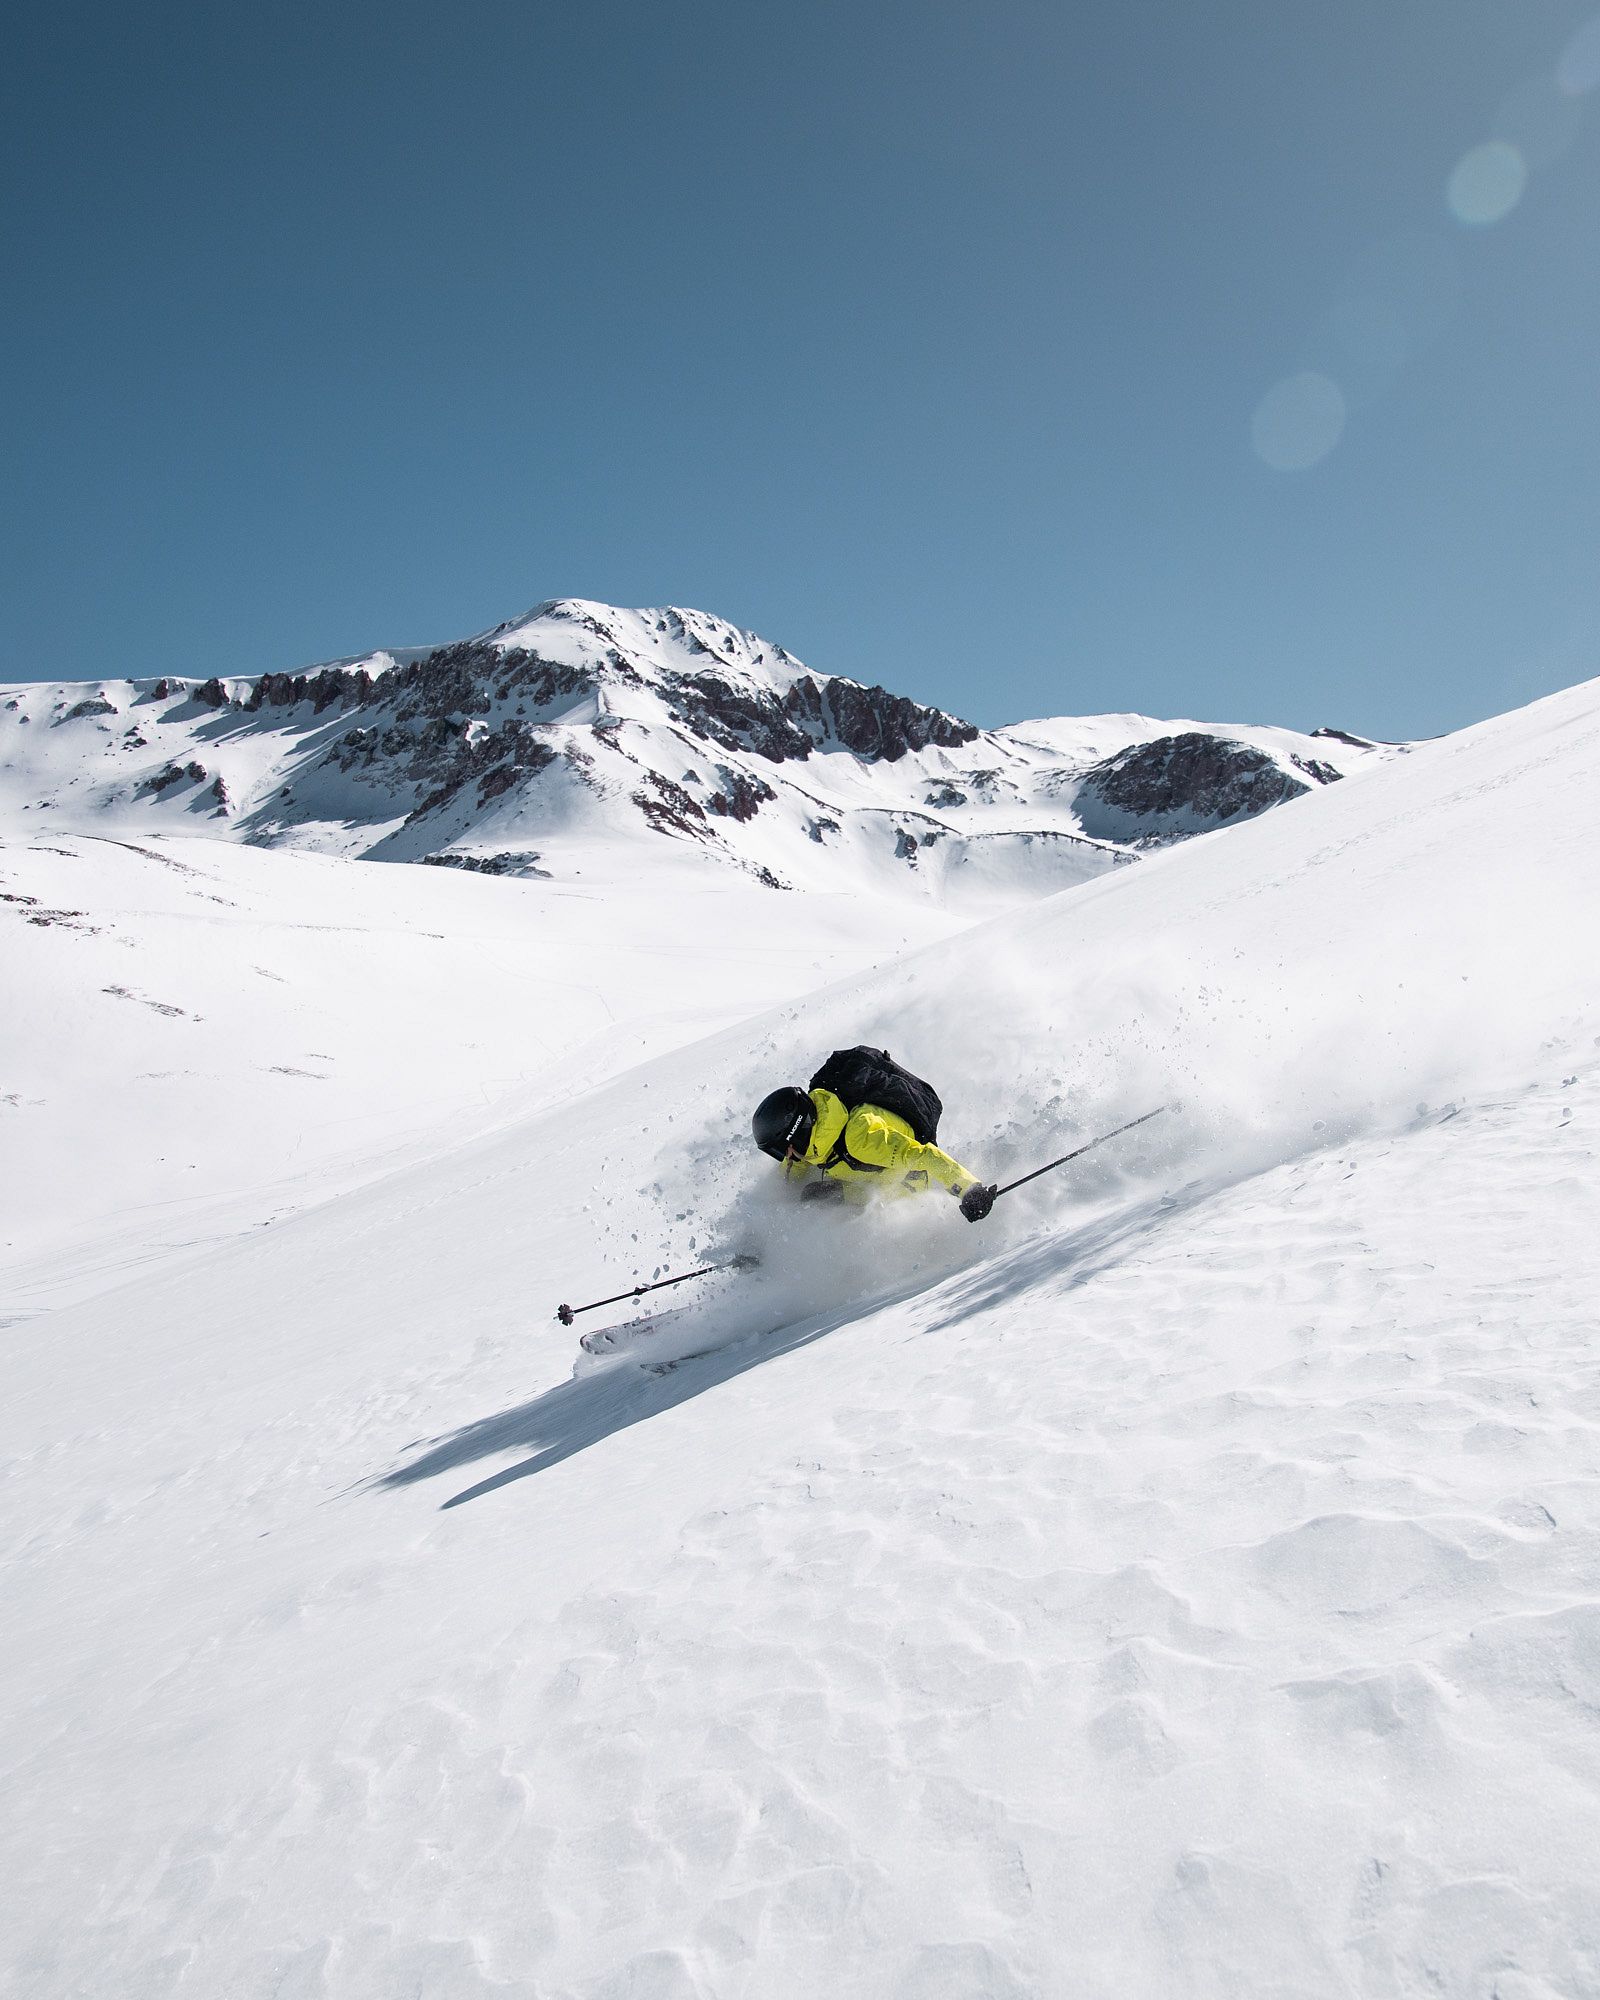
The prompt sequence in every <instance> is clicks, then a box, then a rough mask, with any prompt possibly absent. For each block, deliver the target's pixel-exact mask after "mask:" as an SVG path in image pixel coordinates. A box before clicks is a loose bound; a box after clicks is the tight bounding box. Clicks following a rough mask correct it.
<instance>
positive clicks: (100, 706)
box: [61, 695, 117, 722]
mask: <svg viewBox="0 0 1600 2000" xmlns="http://www.w3.org/2000/svg"><path fill="white" fill-rule="evenodd" d="M116 713H117V706H116V703H115V702H110V701H106V700H104V699H103V698H102V697H101V696H99V695H90V696H89V698H88V700H87V701H80V702H79V703H78V705H77V707H76V708H69V709H68V710H67V712H66V714H65V715H64V716H62V718H61V720H62V721H63V722H76V721H77V719H78V717H79V716H80V715H115V714H116Z"/></svg>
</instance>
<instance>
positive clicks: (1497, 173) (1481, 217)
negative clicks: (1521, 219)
mask: <svg viewBox="0 0 1600 2000" xmlns="http://www.w3.org/2000/svg"><path fill="white" fill-rule="evenodd" d="M1527 185H1528V163H1527V161H1526V160H1524V159H1523V157H1522V155H1521V153H1519V152H1518V151H1517V149H1516V147H1515V146H1513V145H1511V144H1509V143H1508V142H1507V141H1506V140H1504V139H1490V140H1487V141H1486V142H1485V143H1484V144H1483V145H1481V146H1474V147H1473V149H1472V151H1471V152H1470V153H1463V154H1462V156H1461V158H1460V159H1459V160H1458V161H1457V162H1456V166H1455V171H1454V173H1452V174H1451V176H1450V183H1449V186H1448V187H1447V188H1446V190H1445V200H1446V201H1447V202H1448V204H1449V207H1450V213H1451V214H1452V215H1453V216H1454V217H1455V219H1456V220H1457V222H1466V223H1470V224H1471V225H1472V226H1473V227H1474V228H1477V229H1482V228H1486V227H1487V226H1488V225H1489V224H1490V223H1491V222H1499V221H1501V220H1503V218H1504V217H1506V216H1508V215H1509V214H1510V213H1511V211H1512V209H1514V208H1515V207H1516V205H1517V203H1518V202H1519V201H1521V199H1522V191H1523V189H1524V188H1525V187H1526V186H1527Z"/></svg>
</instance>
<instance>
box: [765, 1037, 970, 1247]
mask: <svg viewBox="0 0 1600 2000" xmlns="http://www.w3.org/2000/svg"><path fill="white" fill-rule="evenodd" d="M943 1108H944V1107H943V1106H942V1105H941V1104H940V1102H939V1098H938V1094H937V1092H935V1090H934V1089H933V1087H932V1086H931V1085H930V1084H926V1083H924V1082H923V1081H922V1079H921V1078H920V1077H917V1076H913V1075H912V1074H911V1072H910V1071H909V1070H908V1069H904V1068H902V1067H901V1065H900V1064H899V1063H897V1062H896V1061H895V1060H894V1058H893V1057H892V1056H891V1055H889V1054H888V1052H887V1051H886V1050H884V1049H869V1048H856V1049H836V1050H835V1051H834V1053H833V1054H832V1055H831V1056H829V1058H828V1060H827V1061H826V1062H825V1063H824V1064H823V1065H822V1067H821V1069H819V1070H818V1071H817V1073H816V1075H815V1076H814V1077H813V1078H812V1079H811V1086H810V1088H809V1089H808V1090H801V1089H799V1088H798V1087H796V1086H792V1085H791V1086H788V1087H786V1088H784V1089H782V1090H774V1091H773V1092H771V1094H770V1095H769V1096H766V1097H764V1098H763V1099H762V1100H761V1102H760V1103H759V1104H758V1105H757V1106H756V1110H755V1116H754V1117H753V1118H752V1119H751V1121H750V1127H751V1131H752V1133H753V1134H754V1137H755V1142H756V1144H757V1145H758V1146H759V1147H760V1148H761V1150H762V1152H763V1153H766V1154H768V1155H769V1156H770V1157H771V1158H772V1159H774V1160H779V1161H781V1162H782V1163H783V1170H784V1173H785V1175H786V1176H787V1177H788V1178H789V1179H790V1180H793V1181H798V1182H800V1183H801V1199H802V1200H810V1199H813V1198H816V1197H824V1198H826V1197H829V1196H832V1197H835V1198H838V1199H841V1200H844V1201H849V1202H852V1203H862V1202H866V1201H868V1200H870V1199H871V1198H872V1197H873V1196H874V1195H879V1196H885V1197H888V1198H890V1199H898V1198H899V1197H900V1196H903V1195H910V1194H920V1193H922V1192H923V1191H924V1190H925V1189H927V1188H928V1187H930V1186H931V1185H932V1184H933V1183H934V1182H935V1181H937V1182H938V1183H939V1185H940V1186H941V1187H944V1188H948V1189H949V1191H950V1193H951V1194H952V1195H955V1196H956V1197H957V1198H958V1199H959V1200H960V1203H961V1213H962V1214H963V1215H964V1216H965V1217H966V1218H967V1220H968V1222H980V1221H981V1220H982V1219H983V1217H984V1216H986V1215H987V1214H988V1213H989V1211H990V1209H991V1208H993V1206H994V1198H995V1193H996V1190H995V1189H994V1188H993V1187H986V1186H985V1185H984V1184H983V1182H982V1181H980V1180H979V1179H978V1178H977V1177H976V1175H974V1174H970V1173H968V1171H967V1169H966V1168H965V1167H964V1166H962V1165H961V1163H960V1162H959V1161H958V1160H953V1159H952V1158H951V1157H950V1155H949V1154H948V1153H946V1152H942V1151H941V1150H940V1148H939V1147H938V1146H937V1145H935V1144H934V1141H935V1139H936V1138H937V1137H938V1132H939V1117H940V1113H941V1112H942V1110H943Z"/></svg>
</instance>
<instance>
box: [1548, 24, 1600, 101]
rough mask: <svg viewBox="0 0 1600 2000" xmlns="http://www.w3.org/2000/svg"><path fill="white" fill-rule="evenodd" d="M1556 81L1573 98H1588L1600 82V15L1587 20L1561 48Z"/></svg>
mask: <svg viewBox="0 0 1600 2000" xmlns="http://www.w3.org/2000/svg"><path fill="white" fill-rule="evenodd" d="M1556 82H1557V83H1559V84H1560V86H1561V88H1562V89H1563V90H1564V91H1565V92H1566V93H1567V95H1568V96H1569V97H1586V96H1587V95H1588V94H1589V92H1590V91H1591V90H1593V89H1594V88H1595V86H1596V85H1597V84H1600V14H1596V15H1595V17H1594V19H1593V20H1592V21H1589V22H1586V23H1585V25H1584V26H1583V27H1581V28H1580V29H1579V30H1578V32H1577V33H1576V34H1575V35H1574V36H1573V38H1572V40H1571V41H1570V42H1568V44H1567V46H1566V47H1565V48H1564V49H1563V50H1562V51H1561V60H1560V62H1559V63H1557V64H1556Z"/></svg>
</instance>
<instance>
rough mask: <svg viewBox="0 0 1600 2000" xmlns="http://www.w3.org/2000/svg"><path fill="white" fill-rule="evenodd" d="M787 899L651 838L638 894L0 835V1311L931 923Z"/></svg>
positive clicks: (317, 1190)
mask: <svg viewBox="0 0 1600 2000" xmlns="http://www.w3.org/2000/svg"><path fill="white" fill-rule="evenodd" d="M795 903H796V899H794V898H784V897H775V896H773V895H771V894H770V893H768V892H767V891H765V890H764V889H762V888H760V887H758V886H757V884H755V883H754V882H752V881H750V880H749V879H748V878H746V877H743V876H741V875H737V874H727V873H723V872H721V871H718V872H715V873H710V874H708V873H707V872H705V871H703V870H699V871H696V870H689V869H685V868H682V867H680V868H678V869H677V870H676V871H674V870H673V869H672V868H671V867H670V865H666V863H665V858H663V860H659V861H658V863H657V867H656V869H655V871H654V873H653V874H652V875H651V878H650V881H649V884H648V887H647V891H646V893H642V894H641V893H637V892H635V893H629V892H628V887H627V885H624V884H618V883H615V882H612V883H607V882H605V881H604V880H603V879H602V878H600V877H598V876H597V875H596V874H595V873H594V871H593V870H591V875H590V879H589V881H588V882H586V883H571V884H563V883H555V882H544V881H537V880H532V881H515V880H512V881H505V880H495V879H490V878H486V877H483V876H481V875H476V874H470V873H463V872H459V871H457V870H454V869H442V868H383V867H378V866H375V865H373V864H371V863H367V862H359V861H341V860H334V859H331V858H328V857H325V856H320V855H314V854H309V853H300V852H289V853H266V852H262V851H261V850H259V849H256V848H250V847H235V846H230V845H224V844H222V843H220V842H216V841H207V840H202V839H196V838H193V837H190V838H187V839H182V838H173V837H170V836H166V835H155V836H149V837H145V838H142V839H116V838H112V837H109V836H107V835H104V834H97V835H84V834H65V835H57V836H54V837H52V838H49V839H45V838H39V837H35V838H32V839H23V838H12V839H10V840H6V841H3V842H0V963H3V966H4V973H3V978H0V1324H4V1323H6V1322H7V1321H9V1320H15V1319H19V1318H21V1317H23V1316H24V1315H25V1314H27V1313H30V1312H34V1311H38V1310H40V1309H42V1308H43V1307H44V1306H46V1305H53V1304H57V1303H59V1302H60V1301H61V1300H63V1299H65V1298H67V1297H73V1296H83V1295H87V1294H88V1293H90V1292H93V1291H95V1290H98V1289H102V1288H103V1287H104V1285H105V1284H107V1283H111V1282H116V1281H118V1280H119V1279H120V1278H121V1277H122V1276H123V1275H125V1273H126V1272H127V1271H128V1269H129V1268H130V1267H131V1266H132V1265H133V1264H134V1263H137V1264H139V1265H140V1266H141V1267H142V1268H146V1269H148V1268H150V1267H151V1266H152V1265H153V1264H155V1263H157V1262H159V1261H162V1260H164V1259H166V1258H167V1257H169V1256H171V1255H173V1254H175V1253H182V1252H186V1251H189V1250H192V1249H194V1248H196V1247H198V1246H202V1245H204V1244H206V1243H208V1242H215V1241H220V1240H224V1239H226V1238H228V1237H231V1236H234V1235H236V1234H238V1232H239V1231H240V1230H241V1229H245V1228H259V1227H262V1226H265V1225H267V1224H269V1223H275V1222H277V1221H279V1220H281V1219H282V1217H283V1216H285V1215H287V1214H290V1213H293V1212H294V1211H296V1210H298V1209H301V1208H304V1207H307V1206H308V1205H311V1204H314V1203H316V1202H319V1201H323V1200H326V1199H327V1198H328V1197H329V1196H330V1195H331V1194H333V1193H335V1192H337V1191H339V1190H341V1189H344V1188H349V1187H353V1186H359V1185H361V1184H362V1183H364V1182H366V1181H369V1180H371V1179H372V1178H373V1177H374V1176H375V1175H377V1174H380V1173H386V1172H391V1171H393V1170H394V1169H395V1168H396V1167H398V1166H400V1165H403V1164H405V1163H406V1162H408V1161H410V1160H412V1159H418V1158H421V1159H426V1158H429V1157H431V1156H432V1155H433V1154H434V1153H436V1152H437V1151H438V1150H439V1149H440V1148H441V1147H449V1146H456V1145H460V1144H461V1143H463V1141H464V1140H466V1139H467V1138H469V1137H471V1136H472V1135H473V1134H474V1133H475V1132H478V1131H481V1130H487V1129H492V1128H493V1127H495V1126H498V1125H502V1124H504V1123H506V1122H507V1121H508V1120H509V1119H512V1118H515V1117H518V1116H525V1115H526V1114H527V1112H528V1111H529V1110H530V1109H533V1108H537V1107H540V1106H544V1105H549V1104H552V1103H561V1102H565V1101H567V1100H569V1099H571V1098H573V1097H576V1096H579V1095H581V1094H582V1093H583V1092H584V1091H585V1090H586V1089H589V1088H592V1087H593V1085H594V1084H595V1083H596V1082H597V1081H603V1080H604V1079H605V1078H607V1077H609V1076H611V1075H613V1074H615V1073H616V1071H617V1070H619V1069H625V1068H628V1067H629V1066H631V1065H632V1064H633V1063H635V1062H637V1061H639V1060H640V1059H641V1058H643V1057H644V1056H646V1055H649V1054H653V1053H656V1052H658V1051H660V1050H662V1049H666V1048H671V1047H674V1046H676V1045H677V1044H679V1043H682V1042H685V1041H692V1040H695V1039H697V1038H698V1037H699V1036H701V1035H703V1034H705V1033H706V1031H707V1030H708V1028H710V1027H712V1026H713V1025H715V1024H717V1023H719V1022H723V1021H736V1020H739V1019H742V1018H744V1017H746V1016H748V1015H749V1014H750V1013H752V1012H754V1011H756V1010H758V1009H760V1008H762V1007H765V1006H768V1005H770V1004H771V1003H772V1002H773V1001H775V1000H777V999H779V998H780V997H782V996H783V995H785V994H794V993H804V992H806V991H808V990H809V989H810V988H812V987H814V986H816V985H819V984H822V983H823V982H825V981H826V980H828V979H831V978H836V977H838V976H839V974H840V973H842V972H844V971H847V970H851V969H854V968H856V967H859V966H863V965H869V964H873V963H875V962H877V961H880V960H883V959H887V958H892V957H894V956H896V955H897V954H898V953H899V952H901V951H903V950H904V949H905V948H906V947H907V946H908V945H911V944H920V943H923V942H926V941H927V940H929V939H930V938H933V937H937V936H939V935H941V934H943V933H944V932H946V931H948V930H949V929H950V928H952V924H953V920H952V919H950V918H947V917H944V916H941V915H940V914H939V913H938V912H937V911H936V910H934V909H933V908H932V907H931V906H929V905H926V904H924V905H917V904H914V903H910V902H906V901H904V900H900V901H894V902H891V901H889V900H887V899H883V898H874V897H872V896H870V895H867V894H857V895H855V896H843V895H835V896H827V895H821V894H817V895H811V896H807V897H806V898H804V913H803V916H802V915H801V913H800V912H799V911H798V910H797V908H796V907H795ZM707 936H710V937H713V938H715V939H716V940H717V941H718V944H717V949H716V952H715V954H714V960H713V962H712V964H711V966H710V968H709V971H708V972H702V971H701V969H700V968H701V962H702V956H703V951H702V943H701V940H702V939H704V938H705V937H707Z"/></svg>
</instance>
